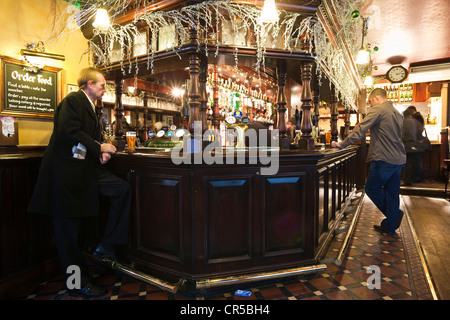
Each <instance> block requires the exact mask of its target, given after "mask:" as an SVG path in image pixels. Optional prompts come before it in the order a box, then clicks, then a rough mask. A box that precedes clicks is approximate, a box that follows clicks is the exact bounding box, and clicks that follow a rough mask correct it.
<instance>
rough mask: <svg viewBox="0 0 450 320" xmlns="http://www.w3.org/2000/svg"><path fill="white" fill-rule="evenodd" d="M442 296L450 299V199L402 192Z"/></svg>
mask: <svg viewBox="0 0 450 320" xmlns="http://www.w3.org/2000/svg"><path fill="white" fill-rule="evenodd" d="M402 199H403V203H404V204H405V206H406V209H407V211H408V215H409V217H410V219H411V221H412V225H413V227H414V229H415V232H416V235H417V238H418V240H419V242H420V244H421V246H422V249H423V252H424V256H425V259H426V262H427V265H428V268H429V271H430V274H431V277H432V279H433V282H434V285H435V288H436V290H437V292H438V296H439V298H440V299H442V300H450V202H449V201H447V200H446V199H443V198H438V197H421V196H407V195H402Z"/></svg>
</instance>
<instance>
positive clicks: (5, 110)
mask: <svg viewBox="0 0 450 320" xmlns="http://www.w3.org/2000/svg"><path fill="white" fill-rule="evenodd" d="M0 59H1V63H0V74H1V80H0V98H1V101H0V115H1V116H14V117H29V118H49V119H51V118H53V115H54V113H55V109H56V106H57V105H58V103H59V101H61V70H62V69H60V68H55V67H48V66H44V67H43V68H42V69H38V70H36V68H31V67H30V66H29V65H28V64H27V63H25V62H22V61H20V60H17V59H14V58H11V57H6V56H0Z"/></svg>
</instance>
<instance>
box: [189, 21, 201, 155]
mask: <svg viewBox="0 0 450 320" xmlns="http://www.w3.org/2000/svg"><path fill="white" fill-rule="evenodd" d="M190 40H191V44H192V45H197V42H198V36H197V30H196V29H195V28H191V29H190ZM199 74H200V57H199V54H198V53H197V52H194V53H192V54H191V55H190V56H189V89H188V106H189V122H188V130H189V132H190V133H191V140H190V143H191V145H190V147H188V150H190V152H191V153H196V152H200V151H201V149H202V144H203V143H202V140H203V139H202V117H201V115H200V107H201V101H200V84H199Z"/></svg>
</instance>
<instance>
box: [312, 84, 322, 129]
mask: <svg viewBox="0 0 450 320" xmlns="http://www.w3.org/2000/svg"><path fill="white" fill-rule="evenodd" d="M313 106H314V123H313V125H314V126H315V127H316V134H317V136H319V116H320V110H319V108H320V99H319V83H318V82H317V81H316V82H315V84H314V90H313Z"/></svg>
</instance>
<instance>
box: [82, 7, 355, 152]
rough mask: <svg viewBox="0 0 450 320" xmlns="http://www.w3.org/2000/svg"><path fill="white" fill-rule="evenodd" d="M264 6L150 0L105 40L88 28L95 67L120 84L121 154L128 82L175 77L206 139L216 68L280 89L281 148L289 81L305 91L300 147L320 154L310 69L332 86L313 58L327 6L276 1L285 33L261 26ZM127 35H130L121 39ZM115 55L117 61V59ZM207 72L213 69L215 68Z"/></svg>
mask: <svg viewBox="0 0 450 320" xmlns="http://www.w3.org/2000/svg"><path fill="white" fill-rule="evenodd" d="M263 3H264V1H187V2H186V1H176V0H173V1H168V0H167V1H152V2H151V3H149V4H148V6H147V7H146V8H143V7H142V8H138V7H133V6H130V8H129V9H127V10H122V12H121V14H119V15H117V16H115V17H114V23H115V25H114V26H113V29H114V31H108V32H106V33H105V32H103V33H102V32H99V31H98V30H96V29H93V28H92V26H91V25H90V24H86V25H85V26H84V27H83V28H82V30H83V32H84V34H85V36H86V37H87V38H88V37H89V43H90V46H91V49H92V50H91V51H92V54H93V59H94V61H95V62H96V65H97V66H98V67H100V68H102V69H103V71H104V72H105V74H106V78H107V80H109V81H112V82H114V83H115V86H116V103H115V107H114V110H115V116H116V119H117V121H116V126H115V128H114V135H115V141H116V143H118V147H119V150H120V149H122V147H123V144H124V142H123V141H124V139H123V128H121V117H122V112H123V106H122V103H121V95H122V91H123V85H124V81H127V80H130V79H134V82H136V79H137V80H138V81H139V82H144V83H145V82H146V81H147V79H149V78H152V77H156V76H158V75H161V74H165V73H171V75H172V76H173V78H175V79H177V80H178V81H180V82H182V83H185V84H186V89H187V93H186V96H187V99H188V100H187V105H188V108H189V110H188V112H189V125H188V131H189V132H190V133H191V134H193V133H194V129H195V128H194V125H195V123H196V122H199V124H200V127H201V132H202V133H204V132H205V131H206V130H207V129H208V122H207V119H208V112H209V111H208V107H207V104H208V94H207V92H206V83H207V81H208V72H209V73H210V74H211V75H212V76H211V79H213V81H212V85H213V88H215V86H216V85H217V84H218V82H217V81H218V80H216V78H215V77H216V76H217V71H216V70H217V66H221V65H225V66H229V67H231V68H236V69H238V66H239V67H240V68H245V69H246V70H250V71H251V72H252V74H254V75H256V76H257V77H259V78H261V79H269V80H270V81H273V83H276V85H277V90H276V92H277V95H275V94H274V93H273V95H272V97H271V98H270V97H269V99H271V101H272V103H273V105H274V112H275V113H274V114H273V119H274V124H273V127H274V128H276V129H278V130H279V138H280V147H281V148H282V149H289V147H290V146H289V141H288V140H287V138H286V124H285V121H284V120H285V114H286V112H287V109H286V105H287V104H289V103H288V102H287V101H286V79H287V78H289V79H291V80H293V81H295V82H297V83H299V84H300V85H301V87H302V97H301V101H302V107H301V109H302V111H303V117H302V123H301V130H302V136H301V138H300V140H299V144H298V147H299V148H300V149H304V150H313V149H314V140H313V138H312V135H311V133H312V126H313V125H314V124H313V123H312V120H311V115H312V112H311V108H313V112H314V114H315V115H317V114H316V113H317V111H318V102H317V101H318V100H316V99H318V91H319V90H318V89H317V90H314V94H315V95H316V96H315V97H314V98H315V100H314V102H313V96H312V90H311V85H314V86H315V87H317V88H318V86H317V84H316V83H317V79H315V78H316V74H317V73H316V72H313V71H312V70H318V69H321V70H325V73H324V74H325V76H326V77H327V78H328V79H329V80H330V81H332V80H333V76H332V75H331V74H329V73H328V71H327V70H328V69H329V68H328V69H327V68H324V66H323V62H321V61H319V63H317V62H316V57H315V56H314V55H313V54H312V49H313V46H312V44H313V42H312V39H313V36H312V35H311V34H310V33H311V32H312V31H311V30H313V29H314V30H315V29H316V28H313V27H311V25H312V23H313V22H312V21H317V18H316V13H318V8H319V5H320V4H321V1H314V0H313V1H310V0H308V1H306V0H305V1H277V8H278V11H279V12H278V14H279V21H281V22H279V23H278V24H277V26H281V27H279V30H278V29H277V30H276V28H275V27H274V26H271V25H270V24H261V23H259V22H257V17H258V16H259V14H260V11H261V7H262V5H263ZM139 4H142V3H141V2H139ZM327 8H328V7H327ZM319 11H320V14H319V13H318V16H319V21H320V23H321V24H323V23H324V22H323V21H328V20H327V19H326V18H325V17H326V14H324V12H326V10H324V9H321V10H319ZM205 12H208V14H205ZM181 16H183V18H180V17H181ZM317 23H318V22H317ZM328 25H330V24H329V23H328ZM109 30H111V29H109ZM325 30H327V29H326V28H325ZM330 30H331V28H330ZM111 32H112V34H111ZM127 34H128V36H124V37H123V38H121V36H122V35H127ZM137 35H143V38H142V39H144V42H143V43H144V48H145V50H143V51H142V52H140V54H136V55H133V54H134V52H135V50H137V49H139V48H138V45H139V42H138V41H137V40H136V39H135V37H136V36H137ZM118 39H119V41H118ZM333 41H334V40H333ZM114 46H116V47H114ZM111 48H115V49H111ZM114 50H115V51H114ZM117 54H118V55H119V58H118V59H115V60H114V59H112V57H113V56H114V55H117ZM208 66H213V67H212V69H210V68H209V67H208ZM325 67H326V66H325ZM352 74H353V73H352ZM341 86H342V84H341ZM141 87H143V88H149V87H152V83H148V81H147V83H146V84H144V85H142V86H141ZM339 89H340V87H338V90H339ZM144 91H145V90H144ZM213 95H214V96H213V97H212V99H211V100H212V102H211V105H212V106H213V107H212V108H211V109H212V110H213V111H211V114H212V115H211V116H210V118H209V119H212V122H211V125H212V126H213V127H214V128H215V129H216V130H217V129H218V112H217V111H218V110H217V109H216V108H217V107H218V104H219V100H218V97H217V95H218V91H217V88H216V89H213ZM348 100H350V101H351V100H352V99H348ZM250 113H251V112H249V114H250ZM316 124H317V121H316Z"/></svg>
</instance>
